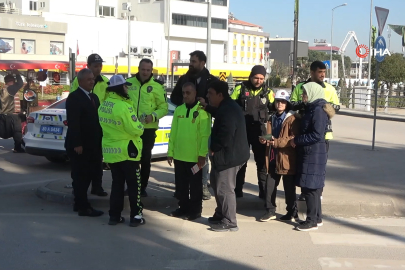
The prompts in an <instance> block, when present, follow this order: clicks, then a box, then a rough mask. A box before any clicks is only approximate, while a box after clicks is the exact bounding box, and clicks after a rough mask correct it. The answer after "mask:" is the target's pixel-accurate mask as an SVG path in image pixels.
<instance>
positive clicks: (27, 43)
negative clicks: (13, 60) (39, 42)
mask: <svg viewBox="0 0 405 270" xmlns="http://www.w3.org/2000/svg"><path fill="white" fill-rule="evenodd" d="M21 54H35V40H28V39H22V40H21Z"/></svg>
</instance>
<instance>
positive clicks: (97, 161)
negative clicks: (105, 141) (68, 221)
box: [67, 148, 102, 210]
mask: <svg viewBox="0 0 405 270" xmlns="http://www.w3.org/2000/svg"><path fill="white" fill-rule="evenodd" d="M67 154H68V156H69V159H70V165H71V177H72V180H73V182H72V185H73V194H74V196H75V205H76V206H77V207H78V209H79V210H85V209H87V208H89V207H90V204H89V202H88V200H87V190H88V188H89V186H90V182H91V181H92V179H99V178H100V171H101V174H102V167H101V165H102V154H101V149H97V150H94V149H86V148H84V149H83V153H82V154H81V155H78V154H77V153H76V152H75V151H74V150H73V149H67Z"/></svg>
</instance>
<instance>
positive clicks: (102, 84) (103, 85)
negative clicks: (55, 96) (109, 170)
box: [70, 53, 108, 197]
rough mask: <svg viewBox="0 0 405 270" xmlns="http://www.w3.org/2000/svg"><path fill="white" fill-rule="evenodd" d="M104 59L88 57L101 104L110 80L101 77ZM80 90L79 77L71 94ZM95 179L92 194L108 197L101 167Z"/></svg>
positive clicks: (73, 84)
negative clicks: (103, 184) (103, 185)
mask: <svg viewBox="0 0 405 270" xmlns="http://www.w3.org/2000/svg"><path fill="white" fill-rule="evenodd" d="M103 62H104V61H103V59H102V58H101V56H100V55H98V54H96V53H94V54H90V55H89V57H87V67H88V68H89V69H90V70H91V72H93V75H94V86H93V90H92V93H93V94H96V95H97V97H98V99H99V100H100V104H103V101H104V100H105V98H106V89H107V87H108V85H107V82H108V78H107V77H105V76H103V75H101V70H102V69H103ZM78 88H79V81H78V80H77V77H76V78H74V80H73V82H72V85H71V87H70V93H72V92H73V91H76V89H78ZM93 177H94V178H93V179H92V180H91V186H92V187H91V194H94V195H97V196H101V197H105V196H107V195H108V193H107V192H105V191H104V189H103V187H102V178H103V169H102V167H100V173H99V175H97V176H93Z"/></svg>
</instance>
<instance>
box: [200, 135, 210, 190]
mask: <svg viewBox="0 0 405 270" xmlns="http://www.w3.org/2000/svg"><path fill="white" fill-rule="evenodd" d="M210 145H211V136H210V137H209V138H208V149H209V148H210ZM208 152H209V151H208ZM209 154H210V153H208V154H207V156H206V157H205V163H206V164H207V165H205V166H204V168H202V183H203V185H207V184H208V180H209V179H210V165H209V163H208V160H209V159H208V156H209Z"/></svg>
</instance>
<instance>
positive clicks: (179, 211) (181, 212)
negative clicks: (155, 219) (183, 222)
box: [170, 208, 187, 217]
mask: <svg viewBox="0 0 405 270" xmlns="http://www.w3.org/2000/svg"><path fill="white" fill-rule="evenodd" d="M186 215H187V212H186V211H184V210H182V209H181V208H177V209H176V210H174V211H173V212H171V213H170V216H172V217H184V216H186Z"/></svg>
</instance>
